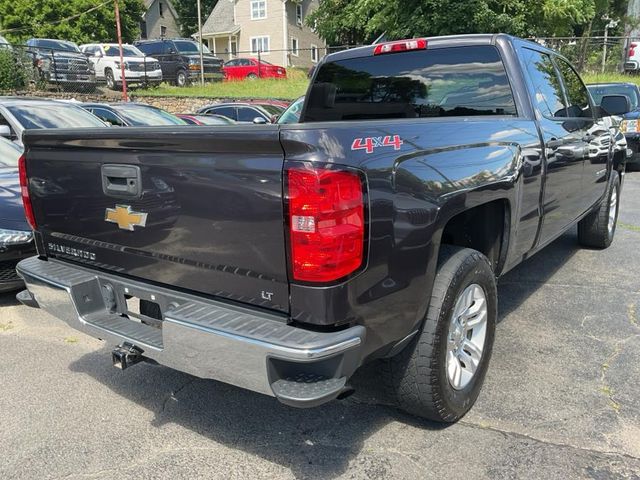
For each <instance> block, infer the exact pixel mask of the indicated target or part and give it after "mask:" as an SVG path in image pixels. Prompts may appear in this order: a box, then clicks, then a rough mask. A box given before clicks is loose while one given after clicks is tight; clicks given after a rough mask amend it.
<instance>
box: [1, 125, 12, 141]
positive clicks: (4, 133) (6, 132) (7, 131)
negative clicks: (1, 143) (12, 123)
mask: <svg viewBox="0 0 640 480" xmlns="http://www.w3.org/2000/svg"><path fill="white" fill-rule="evenodd" d="M0 137H3V138H11V128H9V125H0Z"/></svg>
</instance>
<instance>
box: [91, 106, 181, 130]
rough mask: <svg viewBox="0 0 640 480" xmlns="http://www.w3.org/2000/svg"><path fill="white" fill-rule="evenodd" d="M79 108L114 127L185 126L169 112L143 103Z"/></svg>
mask: <svg viewBox="0 0 640 480" xmlns="http://www.w3.org/2000/svg"><path fill="white" fill-rule="evenodd" d="M80 106H81V107H82V108H84V109H85V110H87V111H88V112H91V113H93V114H94V115H95V116H96V117H98V118H99V119H100V120H102V121H103V122H106V123H108V124H109V125H112V126H114V127H152V126H153V127H158V126H162V125H186V124H187V123H186V122H185V121H183V120H181V119H180V118H178V117H176V116H175V115H173V114H171V113H169V112H166V111H164V110H162V109H160V108H156V107H152V106H151V105H145V104H143V103H82V104H80Z"/></svg>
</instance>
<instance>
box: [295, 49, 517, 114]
mask: <svg viewBox="0 0 640 480" xmlns="http://www.w3.org/2000/svg"><path fill="white" fill-rule="evenodd" d="M480 115H516V107H515V102H514V99H513V94H512V92H511V86H510V84H509V81H508V79H507V74H506V72H505V68H504V65H503V63H502V60H501V58H500V55H499V53H498V50H497V49H496V48H495V47H493V46H489V45H487V46H465V47H448V48H438V49H434V50H420V51H412V52H406V53H396V54H389V55H380V56H366V57H359V58H350V59H345V60H337V61H334V62H330V63H325V64H323V65H322V67H321V68H320V69H319V71H318V73H317V75H316V77H315V79H314V84H313V86H312V88H311V91H310V93H309V101H308V105H307V109H306V113H305V118H304V121H340V120H375V119H389V118H423V117H451V116H480Z"/></svg>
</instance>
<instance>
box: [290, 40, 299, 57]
mask: <svg viewBox="0 0 640 480" xmlns="http://www.w3.org/2000/svg"><path fill="white" fill-rule="evenodd" d="M291 55H294V56H296V57H297V56H298V39H297V38H295V37H292V38H291Z"/></svg>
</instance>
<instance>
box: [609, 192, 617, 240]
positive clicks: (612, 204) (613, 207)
mask: <svg viewBox="0 0 640 480" xmlns="http://www.w3.org/2000/svg"><path fill="white" fill-rule="evenodd" d="M616 213H618V189H617V188H614V189H613V190H612V191H611V198H610V199H609V223H608V224H607V229H608V230H609V236H611V235H613V229H614V227H615V224H616Z"/></svg>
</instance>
